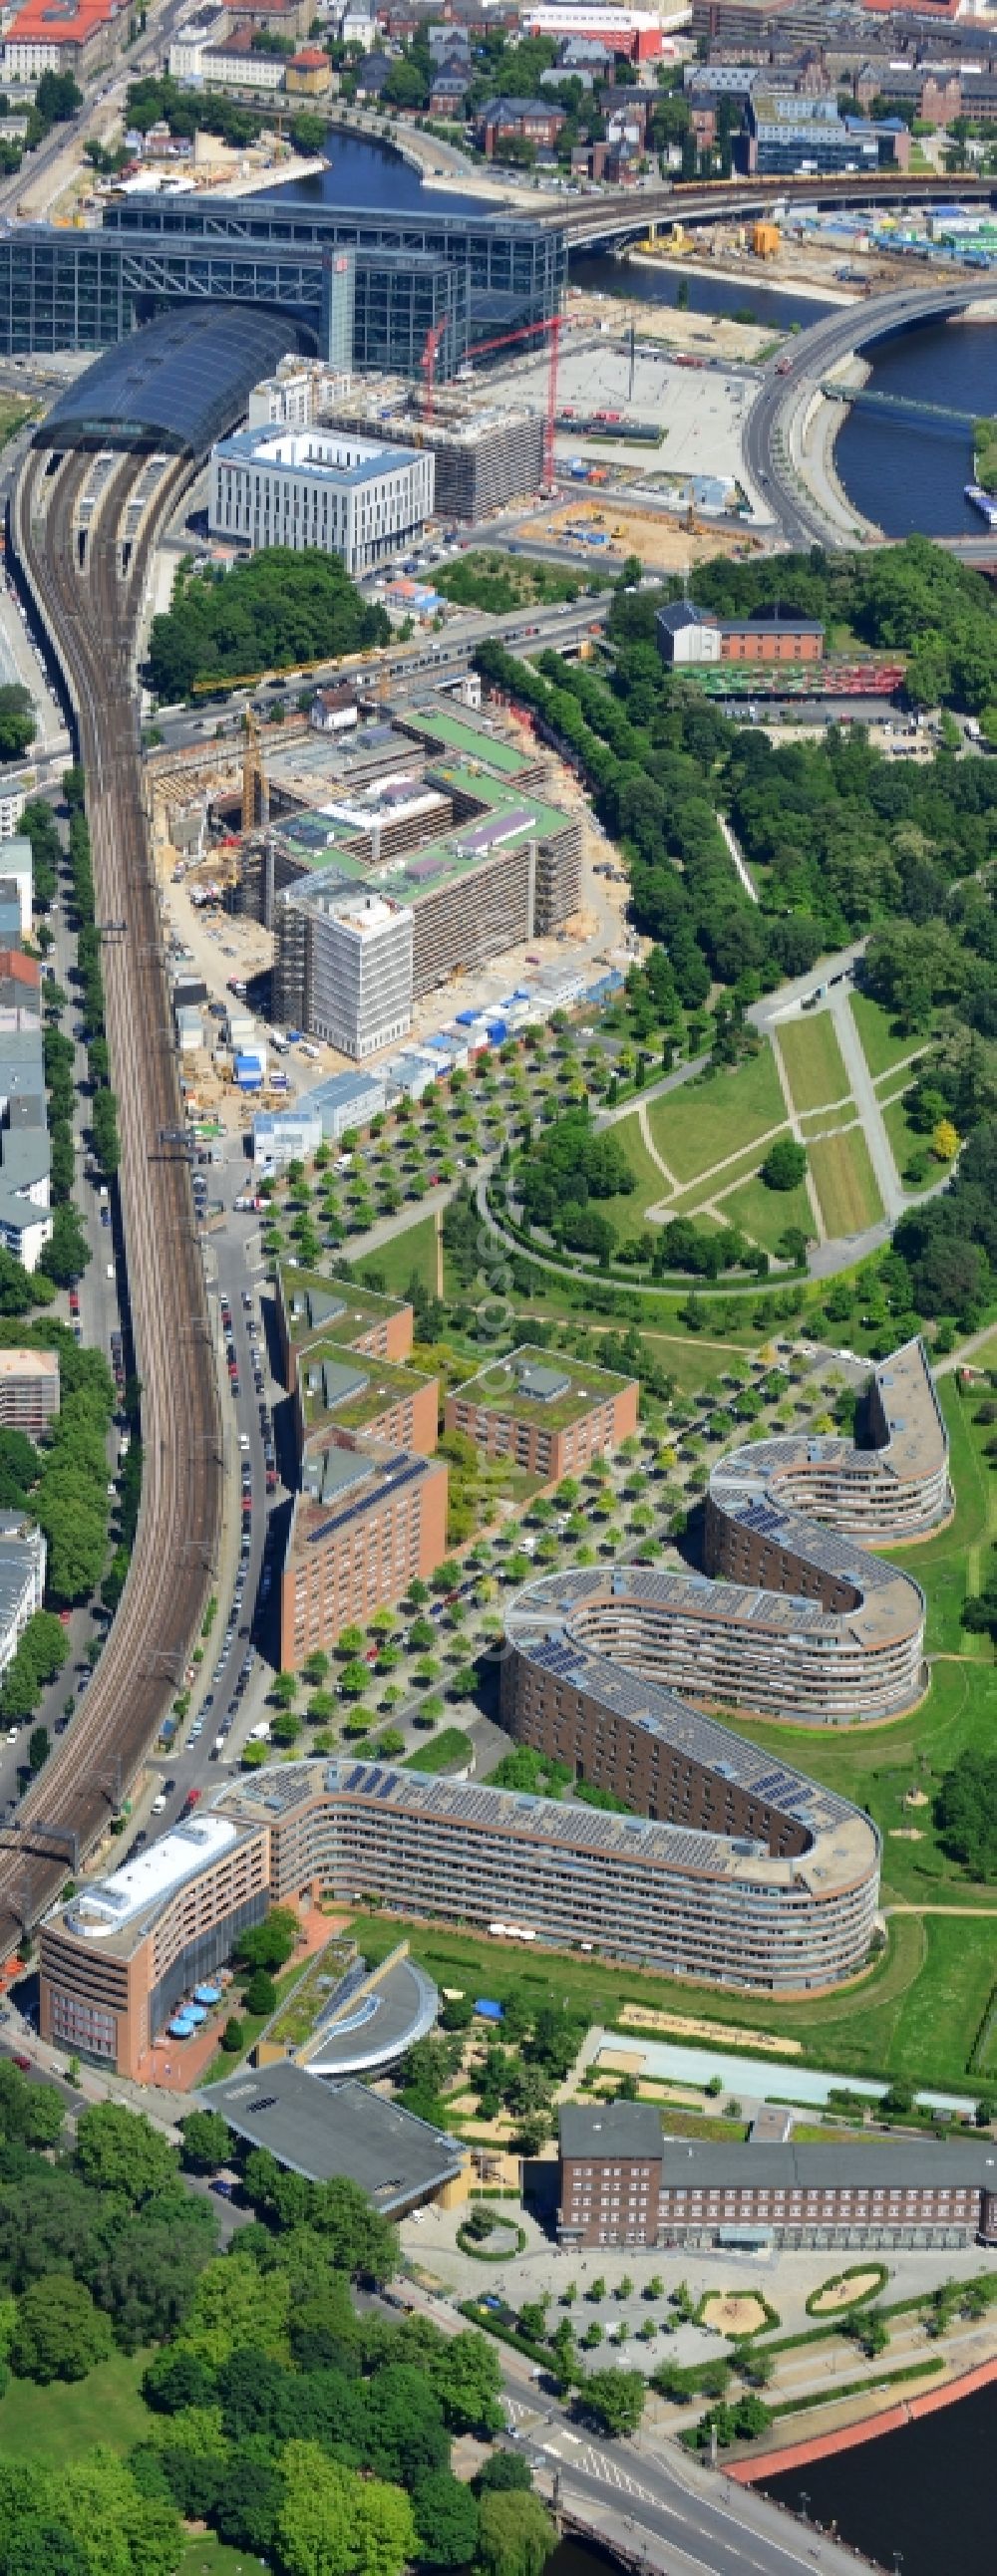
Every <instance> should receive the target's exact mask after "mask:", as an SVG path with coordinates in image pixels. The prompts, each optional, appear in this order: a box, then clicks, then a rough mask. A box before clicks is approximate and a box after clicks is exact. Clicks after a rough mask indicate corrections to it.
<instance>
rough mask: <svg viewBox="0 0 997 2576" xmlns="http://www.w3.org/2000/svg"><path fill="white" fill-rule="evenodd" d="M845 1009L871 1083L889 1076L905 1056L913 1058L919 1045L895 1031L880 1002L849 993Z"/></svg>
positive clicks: (908, 1034) (913, 1039) (904, 1033)
mask: <svg viewBox="0 0 997 2576" xmlns="http://www.w3.org/2000/svg"><path fill="white" fill-rule="evenodd" d="M848 1005H849V1009H850V1011H851V1014H852V1018H853V1019H854V1022H855V1026H856V1028H857V1030H858V1033H859V1037H860V1039H861V1041H862V1053H863V1055H864V1057H865V1060H866V1063H867V1065H868V1067H869V1071H870V1073H871V1075H872V1077H873V1081H874V1082H876V1081H878V1080H879V1077H880V1075H881V1074H884V1073H890V1072H891V1071H892V1069H893V1066H894V1065H895V1064H902V1063H903V1061H904V1058H905V1056H909V1055H913V1053H914V1050H915V1048H916V1047H917V1046H918V1044H919V1043H920V1041H919V1040H918V1039H917V1038H912V1037H911V1035H910V1031H909V1030H908V1029H904V1030H903V1031H902V1032H901V1031H900V1030H897V1029H895V1028H894V1025H893V1021H892V1019H891V1017H890V1014H889V1011H884V1009H883V1005H882V1003H881V1002H873V1001H870V998H869V995H868V994H867V993H850V994H849V996H848Z"/></svg>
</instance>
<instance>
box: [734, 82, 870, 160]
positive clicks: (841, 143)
mask: <svg viewBox="0 0 997 2576" xmlns="http://www.w3.org/2000/svg"><path fill="white" fill-rule="evenodd" d="M748 167H749V169H750V170H752V171H757V172H758V174H759V176H760V177H762V178H782V177H787V178H791V177H792V176H793V175H794V173H796V172H798V171H802V172H804V173H809V172H813V173H814V175H815V176H816V175H817V174H818V173H820V172H826V171H835V170H841V171H845V170H868V171H869V172H870V173H875V172H876V171H878V169H879V143H878V140H877V136H876V134H875V132H874V130H873V128H872V126H871V125H867V124H866V123H865V121H864V119H863V118H862V117H847V118H844V117H841V116H839V114H838V109H837V102H836V100H835V99H833V98H812V97H801V96H800V95H799V93H798V92H797V91H795V90H789V91H782V90H774V89H772V90H768V89H762V88H758V89H756V90H753V91H752V94H751V98H750V100H749V102H748Z"/></svg>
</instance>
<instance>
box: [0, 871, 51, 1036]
mask: <svg viewBox="0 0 997 2576" xmlns="http://www.w3.org/2000/svg"><path fill="white" fill-rule="evenodd" d="M2 866H3V861H2V859H0V868H2ZM41 1015H42V973H41V967H40V966H39V963H38V959H37V957H26V956H25V955H24V951H23V949H21V948H0V1030H8V1029H36V1028H37V1027H38V1026H39V1023H40V1020H41Z"/></svg>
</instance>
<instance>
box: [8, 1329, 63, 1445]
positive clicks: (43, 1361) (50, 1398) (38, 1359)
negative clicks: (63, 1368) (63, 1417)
mask: <svg viewBox="0 0 997 2576" xmlns="http://www.w3.org/2000/svg"><path fill="white" fill-rule="evenodd" d="M58 1410H59V1354H58V1351H31V1350H26V1351H11V1350H0V1425H2V1427H3V1429H4V1430H5V1431H26V1432H27V1435H28V1438H29V1440H39V1439H40V1438H41V1435H42V1433H43V1431H46V1430H47V1429H48V1427H49V1424H50V1423H52V1422H54V1421H55V1417H56V1414H57V1413H58Z"/></svg>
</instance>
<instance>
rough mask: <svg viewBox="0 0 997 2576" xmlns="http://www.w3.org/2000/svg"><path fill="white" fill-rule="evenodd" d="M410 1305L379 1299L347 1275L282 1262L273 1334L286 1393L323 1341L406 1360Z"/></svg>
mask: <svg viewBox="0 0 997 2576" xmlns="http://www.w3.org/2000/svg"><path fill="white" fill-rule="evenodd" d="M412 1328H413V1315H412V1308H411V1306H410V1305H409V1304H408V1302H407V1299H405V1298H404V1297H382V1296H380V1295H379V1294H378V1293H377V1292H376V1290H375V1289H373V1288H364V1287H363V1286H362V1285H361V1283H360V1281H359V1280H357V1279H356V1278H354V1277H353V1276H352V1275H351V1277H350V1278H349V1279H326V1278H323V1276H322V1274H321V1272H320V1271H317V1270H316V1271H312V1270H299V1269H297V1268H291V1267H290V1266H289V1265H288V1264H286V1263H285V1264H284V1265H282V1266H281V1267H279V1268H278V1272H277V1338H278V1342H279V1345H280V1354H281V1370H282V1374H283V1380H284V1385H285V1386H286V1388H287V1392H288V1394H289V1395H293V1396H295V1397H297V1395H298V1373H299V1370H300V1369H303V1368H304V1367H305V1366H306V1365H307V1363H308V1361H309V1360H310V1357H311V1353H312V1351H313V1350H314V1349H315V1348H317V1347H319V1346H320V1345H321V1344H322V1342H323V1341H327V1340H329V1339H332V1338H335V1340H336V1341H337V1342H340V1343H342V1344H343V1345H344V1346H345V1348H347V1349H348V1350H351V1351H363V1352H366V1353H367V1354H368V1355H369V1357H370V1358H371V1359H379V1360H395V1361H397V1360H407V1359H408V1357H409V1354H410V1352H411V1349H412Z"/></svg>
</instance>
